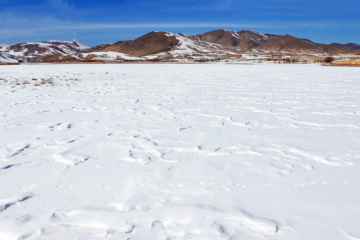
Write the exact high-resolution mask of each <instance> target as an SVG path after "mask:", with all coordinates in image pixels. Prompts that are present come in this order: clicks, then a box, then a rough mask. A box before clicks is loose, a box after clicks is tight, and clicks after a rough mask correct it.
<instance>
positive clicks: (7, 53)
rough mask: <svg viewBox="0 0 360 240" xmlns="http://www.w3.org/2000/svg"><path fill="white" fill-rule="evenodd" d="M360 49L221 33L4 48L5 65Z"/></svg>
mask: <svg viewBox="0 0 360 240" xmlns="http://www.w3.org/2000/svg"><path fill="white" fill-rule="evenodd" d="M358 53H360V45H358V44H355V43H349V44H339V43H332V44H321V43H315V42H312V41H311V40H308V39H302V38H297V37H294V36H291V35H277V34H261V33H258V32H255V31H253V30H241V31H229V30H225V29H218V30H214V31H210V32H206V33H202V34H196V35H183V34H181V33H177V34H174V33H169V32H150V33H147V34H145V35H143V36H141V37H139V38H137V39H135V40H128V41H119V42H116V43H114V44H100V45H97V46H95V47H87V46H85V45H83V44H80V43H79V42H78V41H77V40H74V41H73V42H71V41H45V42H41V43H18V44H0V62H18V61H30V62H34V61H36V62H39V61H40V62H68V61H77V62H82V61H85V62H87V61H90V62H91V61H131V60H159V59H162V60H164V59H165V60H182V59H187V60H190V59H191V60H204V61H209V60H214V59H227V58H228V59H229V58H230V59H231V58H244V57H250V58H251V57H254V56H256V57H259V56H260V57H268V56H278V57H302V58H304V57H314V56H316V57H319V56H322V57H325V56H336V55H341V54H358Z"/></svg>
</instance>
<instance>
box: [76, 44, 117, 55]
mask: <svg viewBox="0 0 360 240" xmlns="http://www.w3.org/2000/svg"><path fill="white" fill-rule="evenodd" d="M110 45H111V44H110V43H103V44H99V45H96V46H95V47H91V48H87V49H84V50H81V51H80V53H92V52H100V51H102V50H104V49H105V48H107V47H109V46H110Z"/></svg>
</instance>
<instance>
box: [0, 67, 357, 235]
mask: <svg viewBox="0 0 360 240" xmlns="http://www.w3.org/2000/svg"><path fill="white" fill-rule="evenodd" d="M0 96H1V102H0V119H1V121H0V127H1V128H0V135H1V138H0V239H2V240H3V239H4V240H13V239H26V240H28V239H29V240H32V239H46V240H49V239H51V240H64V239H66V240H70V239H80V240H89V239H136V240H137V239H140V240H141V239H146V240H148V239H154V240H162V239H164V240H165V239H204V240H209V239H233V240H237V239H241V240H242V239H282V240H289V239H291V240H297V239H304V240H305V239H306V240H309V239H310V240H312V239H314V240H332V239H333V240H339V239H345V240H346V239H348V240H358V239H360V228H359V226H360V167H359V164H360V147H359V146H360V69H359V68H342V67H337V68H332V67H322V66H318V65H226V64H203V65H190V64H184V65H179V64H172V65H171V64H163V65H162V64H153V65H151V64H150V65H146V64H143V65H126V64H125V65H29V66H24V65H20V66H0Z"/></svg>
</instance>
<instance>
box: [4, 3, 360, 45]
mask: <svg viewBox="0 0 360 240" xmlns="http://www.w3.org/2000/svg"><path fill="white" fill-rule="evenodd" d="M359 13H360V1H359V0H246V1H243V0H237V1H236V0H197V1H195V0H156V1H153V0H103V1H98V0H72V1H71V0H31V1H29V0H0V19H1V20H0V43H19V42H30V41H33V42H34V41H45V40H50V39H56V40H72V39H74V38H76V39H78V40H79V41H80V42H81V43H84V44H86V45H89V46H94V45H97V44H100V43H114V42H117V41H120V40H129V39H135V38H137V37H139V36H141V35H143V34H145V33H147V32H150V31H153V30H156V31H169V32H181V33H184V34H196V33H202V32H207V31H211V30H214V29H219V28H224V29H229V30H243V29H253V30H255V31H258V32H261V33H276V34H290V35H293V36H296V37H302V38H308V39H310V40H312V41H315V42H320V43H331V42H340V43H348V42H354V43H357V44H360V14H359Z"/></svg>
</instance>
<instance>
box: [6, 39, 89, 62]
mask: <svg viewBox="0 0 360 240" xmlns="http://www.w3.org/2000/svg"><path fill="white" fill-rule="evenodd" d="M87 48H88V47H87V46H85V45H83V44H81V43H79V42H78V41H77V40H76V39H75V40H74V41H73V42H71V41H55V40H51V41H45V42H41V43H17V44H1V45H0V53H1V54H2V55H3V56H4V57H7V58H13V59H18V60H23V61H24V60H34V59H37V58H38V57H43V56H49V55H57V54H58V55H68V54H74V53H77V52H79V51H81V50H84V49H87Z"/></svg>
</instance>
